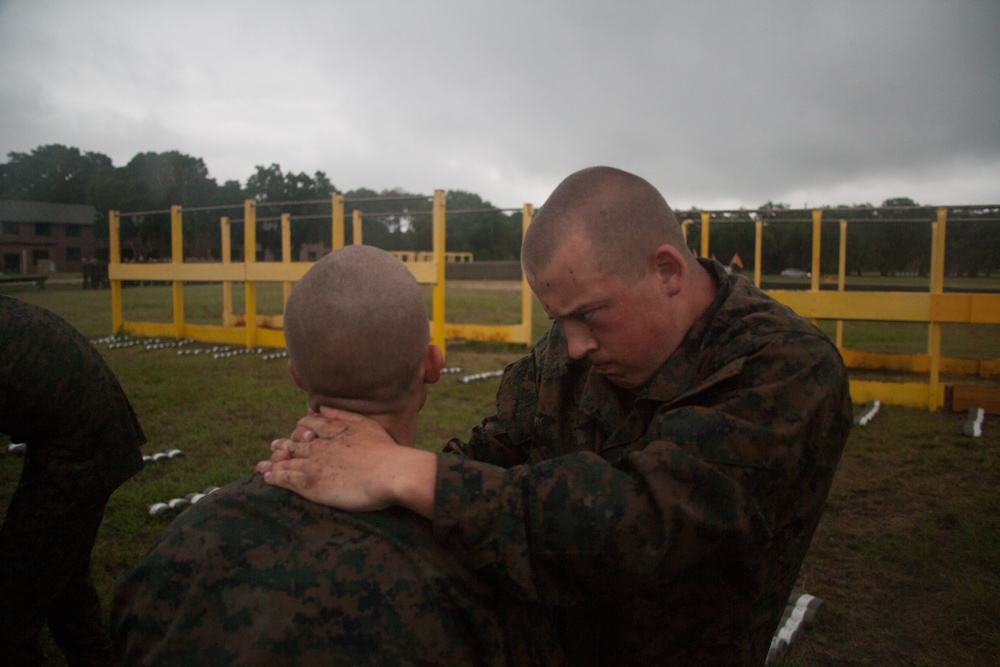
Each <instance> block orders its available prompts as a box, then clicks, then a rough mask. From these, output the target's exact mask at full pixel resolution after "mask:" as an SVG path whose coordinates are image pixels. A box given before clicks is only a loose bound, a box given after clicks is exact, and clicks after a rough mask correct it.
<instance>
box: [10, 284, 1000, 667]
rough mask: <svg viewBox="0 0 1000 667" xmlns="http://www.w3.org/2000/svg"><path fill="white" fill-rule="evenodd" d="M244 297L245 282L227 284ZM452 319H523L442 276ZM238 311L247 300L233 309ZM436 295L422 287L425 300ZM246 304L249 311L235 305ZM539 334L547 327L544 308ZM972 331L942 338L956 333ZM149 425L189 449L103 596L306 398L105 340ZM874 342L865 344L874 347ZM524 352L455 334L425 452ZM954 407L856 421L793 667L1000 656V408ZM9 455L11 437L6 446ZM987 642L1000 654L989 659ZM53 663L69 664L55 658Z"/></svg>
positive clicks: (992, 346) (136, 495)
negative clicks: (973, 430) (978, 431)
mask: <svg viewBox="0 0 1000 667" xmlns="http://www.w3.org/2000/svg"><path fill="white" fill-rule="evenodd" d="M3 291H4V292H9V293H13V294H15V295H16V296H18V297H21V298H24V299H25V300H28V301H31V302H34V303H38V304H40V305H43V306H45V307H47V308H50V309H52V310H53V311H55V312H57V313H59V314H60V315H62V316H63V317H65V318H66V319H68V320H69V321H70V322H72V323H73V324H74V325H75V326H77V327H78V328H79V329H80V330H81V331H82V332H83V333H84V334H85V335H87V336H88V337H91V338H100V337H103V336H107V335H108V334H109V333H110V326H111V315H110V293H109V292H108V291H107V290H103V291H91V290H81V289H80V288H79V286H78V285H64V284H58V283H57V284H50V285H49V286H48V287H47V288H46V289H45V290H37V289H35V288H33V287H23V288H22V287H19V286H4V290H3ZM237 295H240V299H241V298H242V296H241V295H242V289H239V288H238V287H237V288H234V301H236V296H237ZM448 296H449V304H448V320H449V321H452V322H462V323H473V322H488V323H514V322H516V321H517V320H518V319H519V313H520V295H519V292H518V290H517V285H516V284H515V285H507V286H504V285H494V286H490V287H489V288H486V287H485V286H484V285H476V284H466V283H461V282H456V283H453V284H449V286H448ZM170 299H171V291H170V288H169V287H166V286H155V287H136V288H129V289H127V290H126V291H125V300H126V312H127V314H128V312H129V310H130V309H131V310H132V311H133V312H135V313H146V314H148V316H149V317H156V318H159V321H169V318H170ZM280 299H281V291H280V286H276V285H275V286H270V287H268V288H267V289H261V290H260V300H261V302H262V303H266V304H269V305H268V308H273V309H272V310H266V309H264V308H262V309H261V312H262V313H270V314H274V313H278V312H280ZM185 302H186V309H185V310H186V315H188V316H189V317H190V318H191V319H192V321H193V320H194V318H197V317H205V318H206V321H208V322H209V323H218V319H208V318H218V317H219V315H218V313H221V305H220V303H221V287H220V286H218V285H199V286H190V287H188V288H187V289H186V290H185ZM237 303H240V302H239V301H238V302H237ZM428 303H429V295H428ZM237 310H239V308H237ZM534 312H535V320H534V327H533V329H534V332H535V336H536V337H537V336H538V335H540V334H541V333H542V332H543V331H544V330H545V328H546V327H547V326H548V322H547V321H546V320H545V316H544V313H543V312H542V311H541V308H540V307H539V306H538V304H537V301H536V302H535V311H534ZM980 329H989V327H985V328H977V327H972V328H969V329H968V330H957V331H955V332H948V331H946V333H945V341H946V347H947V345H950V344H953V345H955V346H956V347H955V348H954V349H955V350H956V354H957V353H958V352H960V351H961V350H963V349H964V350H965V351H966V352H968V353H972V352H975V351H977V350H982V351H986V353H987V356H992V357H1000V352H998V350H997V339H998V338H1000V337H998V336H996V333H995V331H988V332H981V331H980ZM952 335H954V336H955V337H956V338H963V339H967V340H966V341H965V342H957V341H956V342H954V343H948V342H947V341H948V340H949V338H951V337H952ZM853 337H857V340H858V341H859V342H862V343H864V344H866V345H868V344H870V345H872V346H873V347H874V348H876V349H875V350H874V351H896V350H897V349H904V348H905V349H906V350H909V349H910V348H913V351H921V349H920V348H921V346H924V347H926V325H917V326H916V327H895V326H893V327H888V328H886V327H885V326H884V325H877V324H872V325H869V327H868V328H867V329H866V325H864V324H859V326H858V329H857V331H853V330H852V329H850V328H849V329H848V335H847V336H846V341H847V342H848V344H849V345H852V346H854V343H853V342H852V338H853ZM98 347H99V349H100V350H101V351H102V354H103V355H104V357H105V359H107V361H108V363H109V365H110V366H111V368H112V369H113V370H114V371H115V373H116V374H117V375H118V376H119V379H120V380H121V383H122V385H123V386H124V387H125V390H126V392H127V393H128V395H129V397H130V399H131V400H132V403H133V405H134V406H135V408H136V411H137V413H138V415H139V417H140V420H141V421H142V424H143V428H144V430H145V431H146V434H147V437H148V439H149V443H148V444H147V445H146V446H145V447H144V453H146V454H151V453H154V452H160V451H165V450H167V449H171V448H178V449H181V450H182V451H183V452H184V456H183V457H182V458H178V459H173V460H171V461H169V462H167V463H163V464H153V465H149V466H147V469H146V470H144V471H143V472H141V473H140V474H139V475H137V476H136V477H135V478H134V479H132V480H130V481H128V482H127V483H126V484H124V485H123V486H122V487H121V488H120V489H119V490H118V491H117V492H116V493H115V494H114V496H113V497H112V498H111V501H110V503H109V505H108V508H107V512H106V514H105V520H104V524H103V526H102V529H101V533H100V536H99V538H98V541H97V544H96V546H95V550H94V569H95V579H96V582H97V585H98V589H99V590H100V591H101V594H102V597H103V598H104V600H105V603H107V600H108V599H109V597H110V592H111V590H112V587H113V584H114V581H115V580H116V579H117V577H118V576H120V575H121V574H122V573H123V572H124V571H125V570H126V569H127V568H129V567H130V566H131V565H132V564H134V563H135V562H136V561H137V560H138V559H139V558H141V556H142V555H143V553H144V552H145V551H146V550H147V549H148V548H149V546H150V544H151V543H152V541H153V540H155V539H156V537H157V536H158V535H159V534H160V533H161V531H162V530H163V529H164V527H165V526H166V525H168V523H169V520H170V518H169V517H153V516H149V515H148V514H147V513H146V511H145V506H146V505H147V504H149V503H152V502H157V501H164V500H168V499H170V498H174V497H178V496H183V495H184V494H186V493H190V492H193V491H199V490H202V489H204V488H205V487H207V486H218V485H222V484H225V483H227V482H230V481H232V480H234V479H237V478H239V477H242V476H244V475H246V474H249V473H250V471H251V470H252V468H253V465H254V464H255V463H256V462H257V461H258V460H260V459H262V458H265V457H266V456H267V455H268V443H269V442H270V441H271V439H273V438H275V437H279V436H284V435H287V434H288V433H289V432H290V431H291V430H292V428H293V427H294V425H295V422H296V420H297V419H298V417H299V416H300V415H301V414H302V412H303V410H304V405H305V403H304V396H303V394H302V393H301V392H299V391H298V390H297V389H296V388H295V387H294V385H293V384H292V382H291V380H290V379H289V377H288V373H287V368H286V363H285V361H284V360H283V359H275V360H269V361H265V360H262V359H261V358H259V357H257V356H253V355H243V356H238V357H234V358H229V359H212V358H210V357H209V356H206V355H198V356H194V355H184V356H179V355H177V354H176V351H174V350H172V349H165V350H150V351H146V350H145V349H144V348H142V347H129V348H122V349H109V348H108V346H107V345H99V346H98ZM864 349H869V348H864ZM522 352H523V351H522V350H521V349H519V348H518V347H516V346H511V345H496V344H486V343H459V342H454V341H453V342H450V343H449V345H448V358H447V366H449V367H461V368H462V369H463V373H461V374H457V375H445V376H443V378H442V380H441V382H440V383H439V384H438V385H436V386H435V387H434V388H432V391H431V394H430V397H429V399H428V403H427V406H426V408H425V410H424V413H423V416H422V419H421V423H420V430H419V432H418V443H419V446H421V447H424V448H428V449H438V448H440V447H441V446H442V445H443V444H444V442H445V441H446V440H447V439H449V438H451V437H456V436H457V437H465V436H467V434H468V432H469V430H470V429H471V428H472V427H473V426H474V425H475V424H477V423H478V422H479V420H480V419H481V418H482V417H483V416H485V415H487V414H490V413H491V412H492V409H493V397H494V392H495V389H496V383H497V382H496V380H486V381H482V382H473V383H469V384H462V383H460V382H458V381H457V378H458V377H461V375H465V374H472V373H480V372H486V371H494V370H499V369H502V368H503V367H504V366H505V365H506V364H507V363H509V362H510V361H513V360H514V359H516V358H517V357H518V356H520V354H522ZM959 419H960V417H958V416H956V415H952V414H949V413H927V412H924V411H920V410H912V409H903V408H895V407H892V406H886V407H884V408H883V411H882V413H880V415H879V417H878V418H876V420H875V421H874V422H873V423H872V424H871V425H870V426H868V427H865V428H855V430H854V432H853V433H852V435H851V439H850V441H849V443H848V446H847V450H846V452H845V455H844V460H843V461H842V464H841V469H840V472H839V473H838V476H837V480H836V481H835V484H834V489H833V492H832V493H831V500H830V505H829V507H828V509H827V512H826V514H825V516H824V518H823V521H822V522H821V524H820V528H819V530H818V532H817V535H816V538H815V540H814V541H813V545H812V547H811V549H810V553H809V555H808V557H807V559H806V564H805V566H804V567H803V570H802V575H801V579H800V585H801V586H802V587H803V588H804V589H805V590H807V591H808V592H810V593H813V594H815V595H818V596H820V597H822V598H823V599H824V600H826V601H827V603H828V606H827V607H826V609H824V611H823V612H821V615H820V617H819V620H818V622H817V624H816V626H815V627H814V628H812V629H811V630H809V631H808V632H807V633H806V634H805V635H804V636H803V637H802V638H801V639H800V640H799V643H798V644H797V645H796V648H795V650H794V651H793V653H792V655H791V656H790V657H789V659H788V660H787V661H785V663H784V664H785V665H786V667H789V666H791V665H810V666H814V665H840V664H872V665H881V664H901V663H902V664H909V663H912V664H926V665H952V664H955V665H962V664H965V665H976V664H995V663H991V662H990V661H989V660H990V659H991V658H996V657H997V656H996V652H995V647H996V646H998V645H1000V632H998V625H997V623H996V620H995V619H997V618H1000V603H998V600H1000V575H998V573H1000V556H998V554H1000V521H998V517H1000V500H998V498H1000V496H998V494H997V489H998V488H1000V436H998V434H997V432H998V431H1000V422H998V421H997V420H998V418H997V417H994V416H991V417H990V418H989V419H988V421H987V424H986V427H985V432H986V435H985V436H984V437H983V438H981V439H971V438H966V437H964V436H961V435H959V433H958V430H959V429H958V420H959ZM4 450H5V447H4ZM20 467H21V460H20V459H18V458H17V457H15V456H13V455H10V454H7V453H6V452H5V451H4V453H2V454H0V507H6V503H7V501H8V499H9V497H10V494H11V492H12V491H13V489H14V487H15V485H16V481H17V478H18V475H19V474H20ZM991 651H992V653H991ZM50 664H53V665H59V664H62V662H61V660H60V659H59V658H58V657H53V658H52V660H51V663H50Z"/></svg>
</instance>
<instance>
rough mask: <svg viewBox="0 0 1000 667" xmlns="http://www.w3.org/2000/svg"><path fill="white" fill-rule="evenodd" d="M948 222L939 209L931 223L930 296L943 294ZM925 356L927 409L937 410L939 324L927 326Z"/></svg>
mask: <svg viewBox="0 0 1000 667" xmlns="http://www.w3.org/2000/svg"><path fill="white" fill-rule="evenodd" d="M947 221H948V209H947V208H944V207H942V208H939V209H938V210H937V219H936V220H935V221H934V222H932V223H931V294H942V293H943V292H944V241H945V231H946V227H947ZM927 354H928V355H929V356H930V360H931V370H930V378H929V385H930V386H929V387H928V390H929V391H928V396H927V409H928V410H937V409H938V408H940V407H941V406H942V405H944V401H943V400H942V399H941V397H940V394H941V386H940V383H941V323H940V322H931V323H930V324H928V325H927Z"/></svg>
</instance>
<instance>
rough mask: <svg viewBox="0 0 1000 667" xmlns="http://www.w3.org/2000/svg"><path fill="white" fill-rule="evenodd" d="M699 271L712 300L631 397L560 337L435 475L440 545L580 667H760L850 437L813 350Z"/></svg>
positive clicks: (822, 351)
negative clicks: (509, 597)
mask: <svg viewBox="0 0 1000 667" xmlns="http://www.w3.org/2000/svg"><path fill="white" fill-rule="evenodd" d="M703 264H704V266H705V267H706V268H707V269H708V270H709V272H710V273H711V274H712V275H713V276H714V277H715V280H716V282H717V284H718V287H719V289H718V294H717V296H716V298H715V300H714V301H713V303H712V305H711V306H710V307H709V309H708V310H707V311H706V312H705V313H704V315H703V316H702V317H701V318H700V319H699V320H698V321H697V322H696V323H695V324H694V326H693V327H692V328H691V329H690V331H689V332H688V333H687V336H686V337H685V339H684V340H683V342H682V343H681V345H680V347H679V348H678V349H677V351H676V352H675V353H674V354H673V355H672V356H671V357H670V358H669V359H668V360H667V361H666V362H665V363H664V364H663V366H661V368H660V369H659V371H658V372H657V373H656V374H655V375H654V377H653V378H652V379H651V380H650V381H649V382H648V383H647V384H646V385H645V386H644V387H642V388H641V389H640V390H639V391H637V392H629V391H626V390H621V389H617V388H616V387H614V386H612V385H611V384H610V383H608V382H607V381H606V380H605V379H604V378H603V377H602V376H600V375H599V374H597V373H596V372H594V371H593V370H592V369H591V366H590V364H589V363H588V362H587V361H586V360H582V361H574V360H572V359H570V358H569V356H568V355H567V347H566V338H565V336H564V335H563V332H562V329H561V327H560V325H559V324H558V323H556V324H554V325H553V327H552V329H551V330H550V331H549V332H548V334H547V335H546V336H544V337H543V338H542V339H541V340H540V341H539V342H538V343H537V344H536V345H535V347H534V349H533V350H532V352H531V354H530V355H529V356H527V357H525V358H523V359H521V360H520V361H518V362H516V363H515V364H512V365H511V366H510V367H508V368H507V370H506V372H505V374H504V377H503V380H502V381H501V386H500V389H499V392H498V394H497V414H496V416H494V417H491V418H488V419H486V420H485V421H484V422H483V425H482V426H480V427H477V428H476V429H475V430H474V431H473V433H472V437H471V439H470V441H469V443H468V444H463V443H461V442H458V441H452V442H451V443H449V445H448V446H447V447H446V453H443V454H441V455H440V458H439V461H438V464H439V465H438V477H437V491H436V497H435V508H434V511H435V517H434V528H435V533H436V535H438V537H439V538H440V539H442V540H444V541H445V542H446V543H448V544H453V545H456V546H458V547H460V548H462V549H466V550H468V552H469V553H468V555H467V556H465V557H464V558H465V560H466V562H467V564H468V565H469V566H470V567H471V568H473V569H475V570H476V571H477V572H478V573H479V574H480V575H481V576H482V577H483V578H485V579H486V580H488V581H491V582H493V583H495V584H496V585H497V586H498V587H503V588H506V589H507V590H509V591H511V592H513V593H515V594H517V595H519V596H521V597H523V598H524V599H527V600H540V601H542V602H544V603H546V604H549V605H552V606H553V607H556V608H557V609H561V610H562V615H563V618H564V623H563V635H564V644H565V649H566V652H567V654H568V655H569V656H570V657H571V659H573V660H576V661H577V662H579V663H582V662H586V661H590V662H594V663H597V664H609V665H610V664H643V665H652V664H676V665H699V666H704V665H762V664H764V660H765V657H766V654H767V650H768V646H769V642H770V639H771V637H772V636H773V633H774V631H775V629H776V627H777V624H778V622H779V620H780V617H781V613H782V610H783V609H784V606H785V603H786V602H787V600H788V596H789V593H790V591H791V588H792V586H793V584H794V582H795V579H796V575H797V572H798V569H799V566H800V565H801V563H802V560H803V558H804V556H805V553H806V550H807V548H808V546H809V541H810V539H811V537H812V534H813V531H814V529H815V528H816V524H817V523H818V521H819V518H820V515H821V513H822V509H823V504H824V502H825V499H826V496H827V493H828V491H829V488H830V484H831V482H832V479H833V475H834V471H835V469H836V466H837V463H838V461H839V459H840V454H841V452H842V450H843V446H844V443H845V441H846V439H847V434H848V431H849V430H850V425H851V402H850V396H849V390H848V382H847V374H846V371H845V368H844V365H843V362H842V360H841V359H840V355H839V354H838V353H837V351H836V349H835V347H834V345H833V344H832V343H831V342H830V341H829V339H828V338H827V337H826V336H824V335H823V334H822V333H821V332H819V331H818V330H817V329H816V328H815V327H814V326H813V325H812V324H810V323H809V322H807V321H805V320H803V319H802V318H800V317H798V316H796V315H795V314H794V313H793V312H792V311H791V310H789V309H788V308H785V307H784V306H782V305H780V304H778V303H777V302H775V301H773V300H772V299H770V298H769V297H767V296H766V295H764V294H763V293H762V292H760V291H759V290H758V289H756V288H755V287H754V286H753V285H752V284H751V283H750V282H748V281H747V280H746V279H745V278H742V277H736V276H727V275H726V274H725V272H724V270H723V269H722V267H721V266H719V265H718V264H716V263H714V262H703ZM627 325H628V323H623V326H627ZM454 453H458V454H461V455H463V456H454V455H452V454H454ZM482 462H486V463H482ZM487 463H490V464H495V465H488V464H487ZM496 466H501V467H496Z"/></svg>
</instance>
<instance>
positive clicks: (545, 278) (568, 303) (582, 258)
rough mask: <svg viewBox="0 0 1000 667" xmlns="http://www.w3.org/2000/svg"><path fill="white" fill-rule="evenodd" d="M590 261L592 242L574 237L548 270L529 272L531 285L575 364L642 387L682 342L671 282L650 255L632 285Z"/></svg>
mask: <svg viewBox="0 0 1000 667" xmlns="http://www.w3.org/2000/svg"><path fill="white" fill-rule="evenodd" d="M589 257H590V254H589V248H588V242H587V241H586V240H585V239H583V238H582V237H581V236H580V235H573V236H571V237H570V238H568V239H567V240H566V241H565V242H563V243H562V244H561V245H560V246H559V248H557V249H556V251H555V252H554V254H553V256H552V258H551V259H550V260H549V262H548V264H547V266H545V267H544V268H541V269H538V270H535V271H529V273H528V282H529V283H530V285H531V288H532V290H533V291H534V292H535V294H536V295H537V296H538V298H539V300H540V301H541V303H542V306H543V307H544V308H545V312H546V314H548V316H549V319H552V320H555V321H557V322H559V323H560V324H561V325H562V326H563V331H564V332H565V334H566V340H567V344H568V347H569V355H570V356H571V357H572V358H574V359H583V358H586V359H587V360H588V361H590V363H592V364H593V366H594V370H595V371H596V372H598V373H600V374H601V375H603V376H605V377H606V378H607V379H608V381H609V382H611V383H612V384H614V385H616V386H619V387H624V388H629V389H634V388H637V387H640V386H642V385H643V384H645V383H646V381H648V380H649V379H650V378H651V377H652V376H653V374H654V373H655V372H656V369H657V368H659V367H660V365H662V363H663V362H664V361H666V359H667V357H669V356H670V355H671V354H672V353H673V351H674V350H675V349H676V348H677V345H678V343H679V341H680V337H679V336H678V332H677V327H676V326H675V325H674V323H673V320H674V318H673V316H672V312H673V309H674V304H673V303H672V298H671V289H670V287H669V285H668V284H667V283H668V281H669V277H667V276H664V275H663V274H662V273H661V272H660V271H658V270H657V268H656V262H655V260H654V257H653V255H652V254H651V257H650V266H649V267H648V270H647V271H645V272H644V273H643V275H642V277H641V278H639V279H638V280H637V281H634V282H633V281H626V280H623V279H622V278H620V277H619V276H617V275H615V274H614V273H610V272H600V271H598V270H597V269H595V268H594V267H593V266H592V262H591V261H589ZM680 335H681V336H682V335H683V332H680Z"/></svg>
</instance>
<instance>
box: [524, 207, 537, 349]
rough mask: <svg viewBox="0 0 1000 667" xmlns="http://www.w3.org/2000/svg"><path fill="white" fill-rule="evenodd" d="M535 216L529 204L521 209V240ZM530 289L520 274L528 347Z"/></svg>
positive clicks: (529, 342) (525, 337) (530, 304)
mask: <svg viewBox="0 0 1000 667" xmlns="http://www.w3.org/2000/svg"><path fill="white" fill-rule="evenodd" d="M534 214H535V209H534V207H533V206H532V205H531V204H525V205H524V208H522V209H521V238H524V234H525V233H526V232H527V231H528V225H530V224H531V218H532V217H533V216H534ZM531 311H532V302H531V287H530V286H529V285H528V278H527V276H525V275H524V272H523V271H522V272H521V326H522V327H524V330H523V331H524V340H526V341H528V343H527V344H528V345H531V338H532V336H531V326H532V322H531V314H532V313H531Z"/></svg>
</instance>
